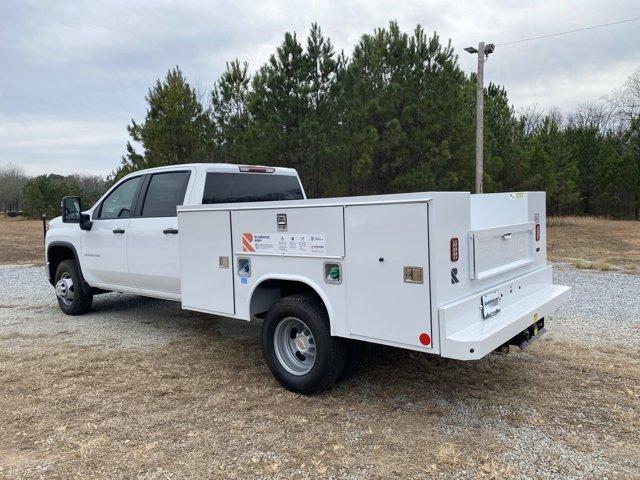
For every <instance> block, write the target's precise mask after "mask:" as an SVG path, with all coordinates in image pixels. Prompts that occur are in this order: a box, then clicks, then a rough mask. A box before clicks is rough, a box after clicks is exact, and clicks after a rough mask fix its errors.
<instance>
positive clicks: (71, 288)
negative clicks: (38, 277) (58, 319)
mask: <svg viewBox="0 0 640 480" xmlns="http://www.w3.org/2000/svg"><path fill="white" fill-rule="evenodd" d="M55 291H56V298H57V299H58V305H59V306H60V310H62V311H63V312H64V313H66V314H67V315H82V314H83V313H87V312H88V311H89V310H90V309H91V302H92V301H93V295H87V294H86V293H85V292H84V290H83V288H82V279H81V278H80V272H79V271H78V267H77V265H76V261H75V260H65V261H63V262H60V265H58V268H57V270H56V281H55Z"/></svg>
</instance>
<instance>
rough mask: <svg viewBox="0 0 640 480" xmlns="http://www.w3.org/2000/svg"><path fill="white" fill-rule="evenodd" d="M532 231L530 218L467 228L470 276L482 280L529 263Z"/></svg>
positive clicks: (532, 253) (531, 251)
mask: <svg viewBox="0 0 640 480" xmlns="http://www.w3.org/2000/svg"><path fill="white" fill-rule="evenodd" d="M534 234H535V225H534V223H533V222H526V223H518V224H514V225H505V226H500V227H492V228H482V229H475V230H470V231H469V263H470V265H469V272H470V277H471V278H472V279H474V280H483V279H485V278H489V277H493V276H495V275H500V274H501V273H505V272H508V271H510V270H515V269H517V268H520V267H523V266H525V265H529V264H531V263H533V260H534V254H535V252H534V249H535V242H534Z"/></svg>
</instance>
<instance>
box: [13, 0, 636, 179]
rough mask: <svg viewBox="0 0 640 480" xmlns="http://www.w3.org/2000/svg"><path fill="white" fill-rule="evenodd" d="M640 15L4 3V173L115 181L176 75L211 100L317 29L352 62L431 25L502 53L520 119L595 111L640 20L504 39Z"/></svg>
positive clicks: (245, 1)
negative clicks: (384, 31)
mask: <svg viewBox="0 0 640 480" xmlns="http://www.w3.org/2000/svg"><path fill="white" fill-rule="evenodd" d="M638 16H640V2H639V1H638V0H621V1H611V0H610V1H604V0H582V1H559V0H553V1H552V0H536V1H525V0H483V1H482V2H480V1H478V2H475V1H465V2H452V1H450V0H446V1H444V0H423V1H395V2H391V1H386V2H385V1H380V0H358V1H348V0H345V1H337V0H322V1H311V0H301V1H290V2H284V1H282V2H279V1H272V0H233V1H228V0H221V1H209V2H200V1H188V0H180V1H174V2H162V1H158V0H154V1H141V0H136V1H122V2H113V1H93V2H82V1H79V2H71V1H64V2H62V1H44V0H37V1H24V0H23V1H12V0H1V2H0V69H1V70H0V72H1V73H0V164H6V163H13V164H16V165H20V166H22V167H23V168H24V169H25V171H26V172H27V173H28V174H30V175H35V174H40V173H45V172H46V173H49V172H56V173H62V174H69V173H98V174H106V173H108V172H109V171H111V170H113V169H114V168H115V167H116V166H117V165H118V163H119V162H120V157H121V155H122V153H123V152H124V147H125V144H126V141H127V132H126V125H127V123H129V122H130V120H131V118H135V119H136V120H142V119H143V118H144V114H145V101H144V96H145V94H146V93H147V90H148V89H149V87H150V86H151V85H152V84H153V82H154V81H155V80H156V79H157V78H159V77H162V76H164V74H165V73H166V71H167V69H169V68H170V67H172V66H174V65H179V66H180V68H182V70H183V71H184V72H185V74H186V76H187V78H188V80H189V81H190V82H191V83H192V85H194V86H195V87H196V88H198V89H199V90H201V91H206V90H208V89H209V88H210V86H211V85H212V84H213V82H214V81H215V80H216V78H217V77H218V75H219V74H220V73H221V71H222V70H223V69H224V65H225V61H227V60H230V59H233V58H235V57H237V58H239V59H241V60H247V61H248V62H249V63H250V65H251V68H252V69H255V68H256V67H258V66H259V65H260V64H262V63H263V62H264V61H265V60H266V59H267V57H268V55H269V54H270V53H272V52H273V51H274V49H275V47H276V46H277V45H278V44H279V43H280V41H281V40H282V36H283V34H284V32H286V31H296V32H297V33H298V35H299V36H300V37H304V36H306V33H307V31H308V28H309V26H310V25H311V23H312V22H314V21H315V22H318V23H319V24H320V26H321V27H322V29H323V31H324V33H325V35H326V36H329V37H330V38H331V39H332V41H333V43H334V45H335V46H336V47H337V49H344V50H345V52H346V53H347V54H349V53H350V52H351V50H352V48H353V45H354V44H355V43H356V42H357V40H358V38H359V37H360V36H361V35H362V34H363V33H370V32H372V31H373V29H374V28H376V27H380V26H386V25H387V24H388V22H389V20H397V21H398V22H399V23H400V26H401V28H402V29H404V30H405V31H410V30H413V28H414V27H415V25H416V24H417V23H420V24H421V25H422V26H423V27H424V28H425V30H426V31H427V32H432V31H434V30H435V31H437V32H438V33H439V34H440V36H441V37H442V38H443V39H444V40H445V41H446V40H447V39H451V41H452V43H453V45H454V47H455V48H456V51H457V52H458V53H459V54H460V64H461V65H462V67H463V68H464V69H465V70H466V71H472V70H474V69H475V59H474V57H472V56H471V55H469V54H467V53H466V52H464V51H463V50H462V48H464V47H466V46H468V45H472V44H473V45H477V43H478V41H481V40H485V41H487V42H493V43H496V44H498V46H497V47H496V52H495V54H494V55H492V56H491V57H490V59H489V62H488V63H487V66H486V71H485V81H486V82H488V81H493V82H496V83H499V84H502V85H504V86H505V87H506V89H507V92H508V93H509V97H510V100H511V102H512V103H513V105H514V106H515V107H516V109H519V108H522V107H525V106H527V105H530V104H537V105H538V106H539V107H542V108H545V109H546V108H549V107H552V106H557V107H558V108H560V109H561V110H563V111H567V110H570V109H572V108H574V107H575V106H577V105H578V104H580V103H584V102H589V101H590V102H597V101H599V100H600V99H601V98H602V97H603V96H604V95H607V94H608V93H609V92H610V91H611V90H613V89H614V88H617V87H619V86H621V84H622V83H623V82H624V80H625V79H626V78H627V77H628V76H629V75H630V74H631V73H632V72H633V71H634V70H635V69H637V68H638V67H640V48H639V45H640V22H631V23H625V24H620V25H615V26H611V27H606V28H601V29H597V30H591V31H586V32H580V33H575V34H572V35H567V36H562V37H555V38H550V39H543V40H537V41H532V42H526V43H521V44H516V45H505V46H500V45H499V44H500V43H502V42H509V41H512V40H519V39H521V38H526V37H530V36H536V35H544V34H547V33H554V32H558V31H565V30H571V29H576V28H581V27H585V26H590V25H596V24H600V23H608V22H613V21H617V20H622V19H626V18H631V17H638Z"/></svg>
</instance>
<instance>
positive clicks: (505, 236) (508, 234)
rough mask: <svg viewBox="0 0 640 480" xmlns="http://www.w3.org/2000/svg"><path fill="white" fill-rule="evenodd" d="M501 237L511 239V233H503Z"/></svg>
mask: <svg viewBox="0 0 640 480" xmlns="http://www.w3.org/2000/svg"><path fill="white" fill-rule="evenodd" d="M502 239H503V240H511V233H505V234H504V235H502Z"/></svg>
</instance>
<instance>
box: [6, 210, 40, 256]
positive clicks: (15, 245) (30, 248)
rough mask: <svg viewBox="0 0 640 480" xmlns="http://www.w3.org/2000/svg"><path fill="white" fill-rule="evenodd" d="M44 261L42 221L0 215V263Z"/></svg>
mask: <svg viewBox="0 0 640 480" xmlns="http://www.w3.org/2000/svg"><path fill="white" fill-rule="evenodd" d="M42 263H44V243H43V239H42V221H41V220H26V219H24V218H19V217H15V218H10V217H0V265H39V264H42Z"/></svg>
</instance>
